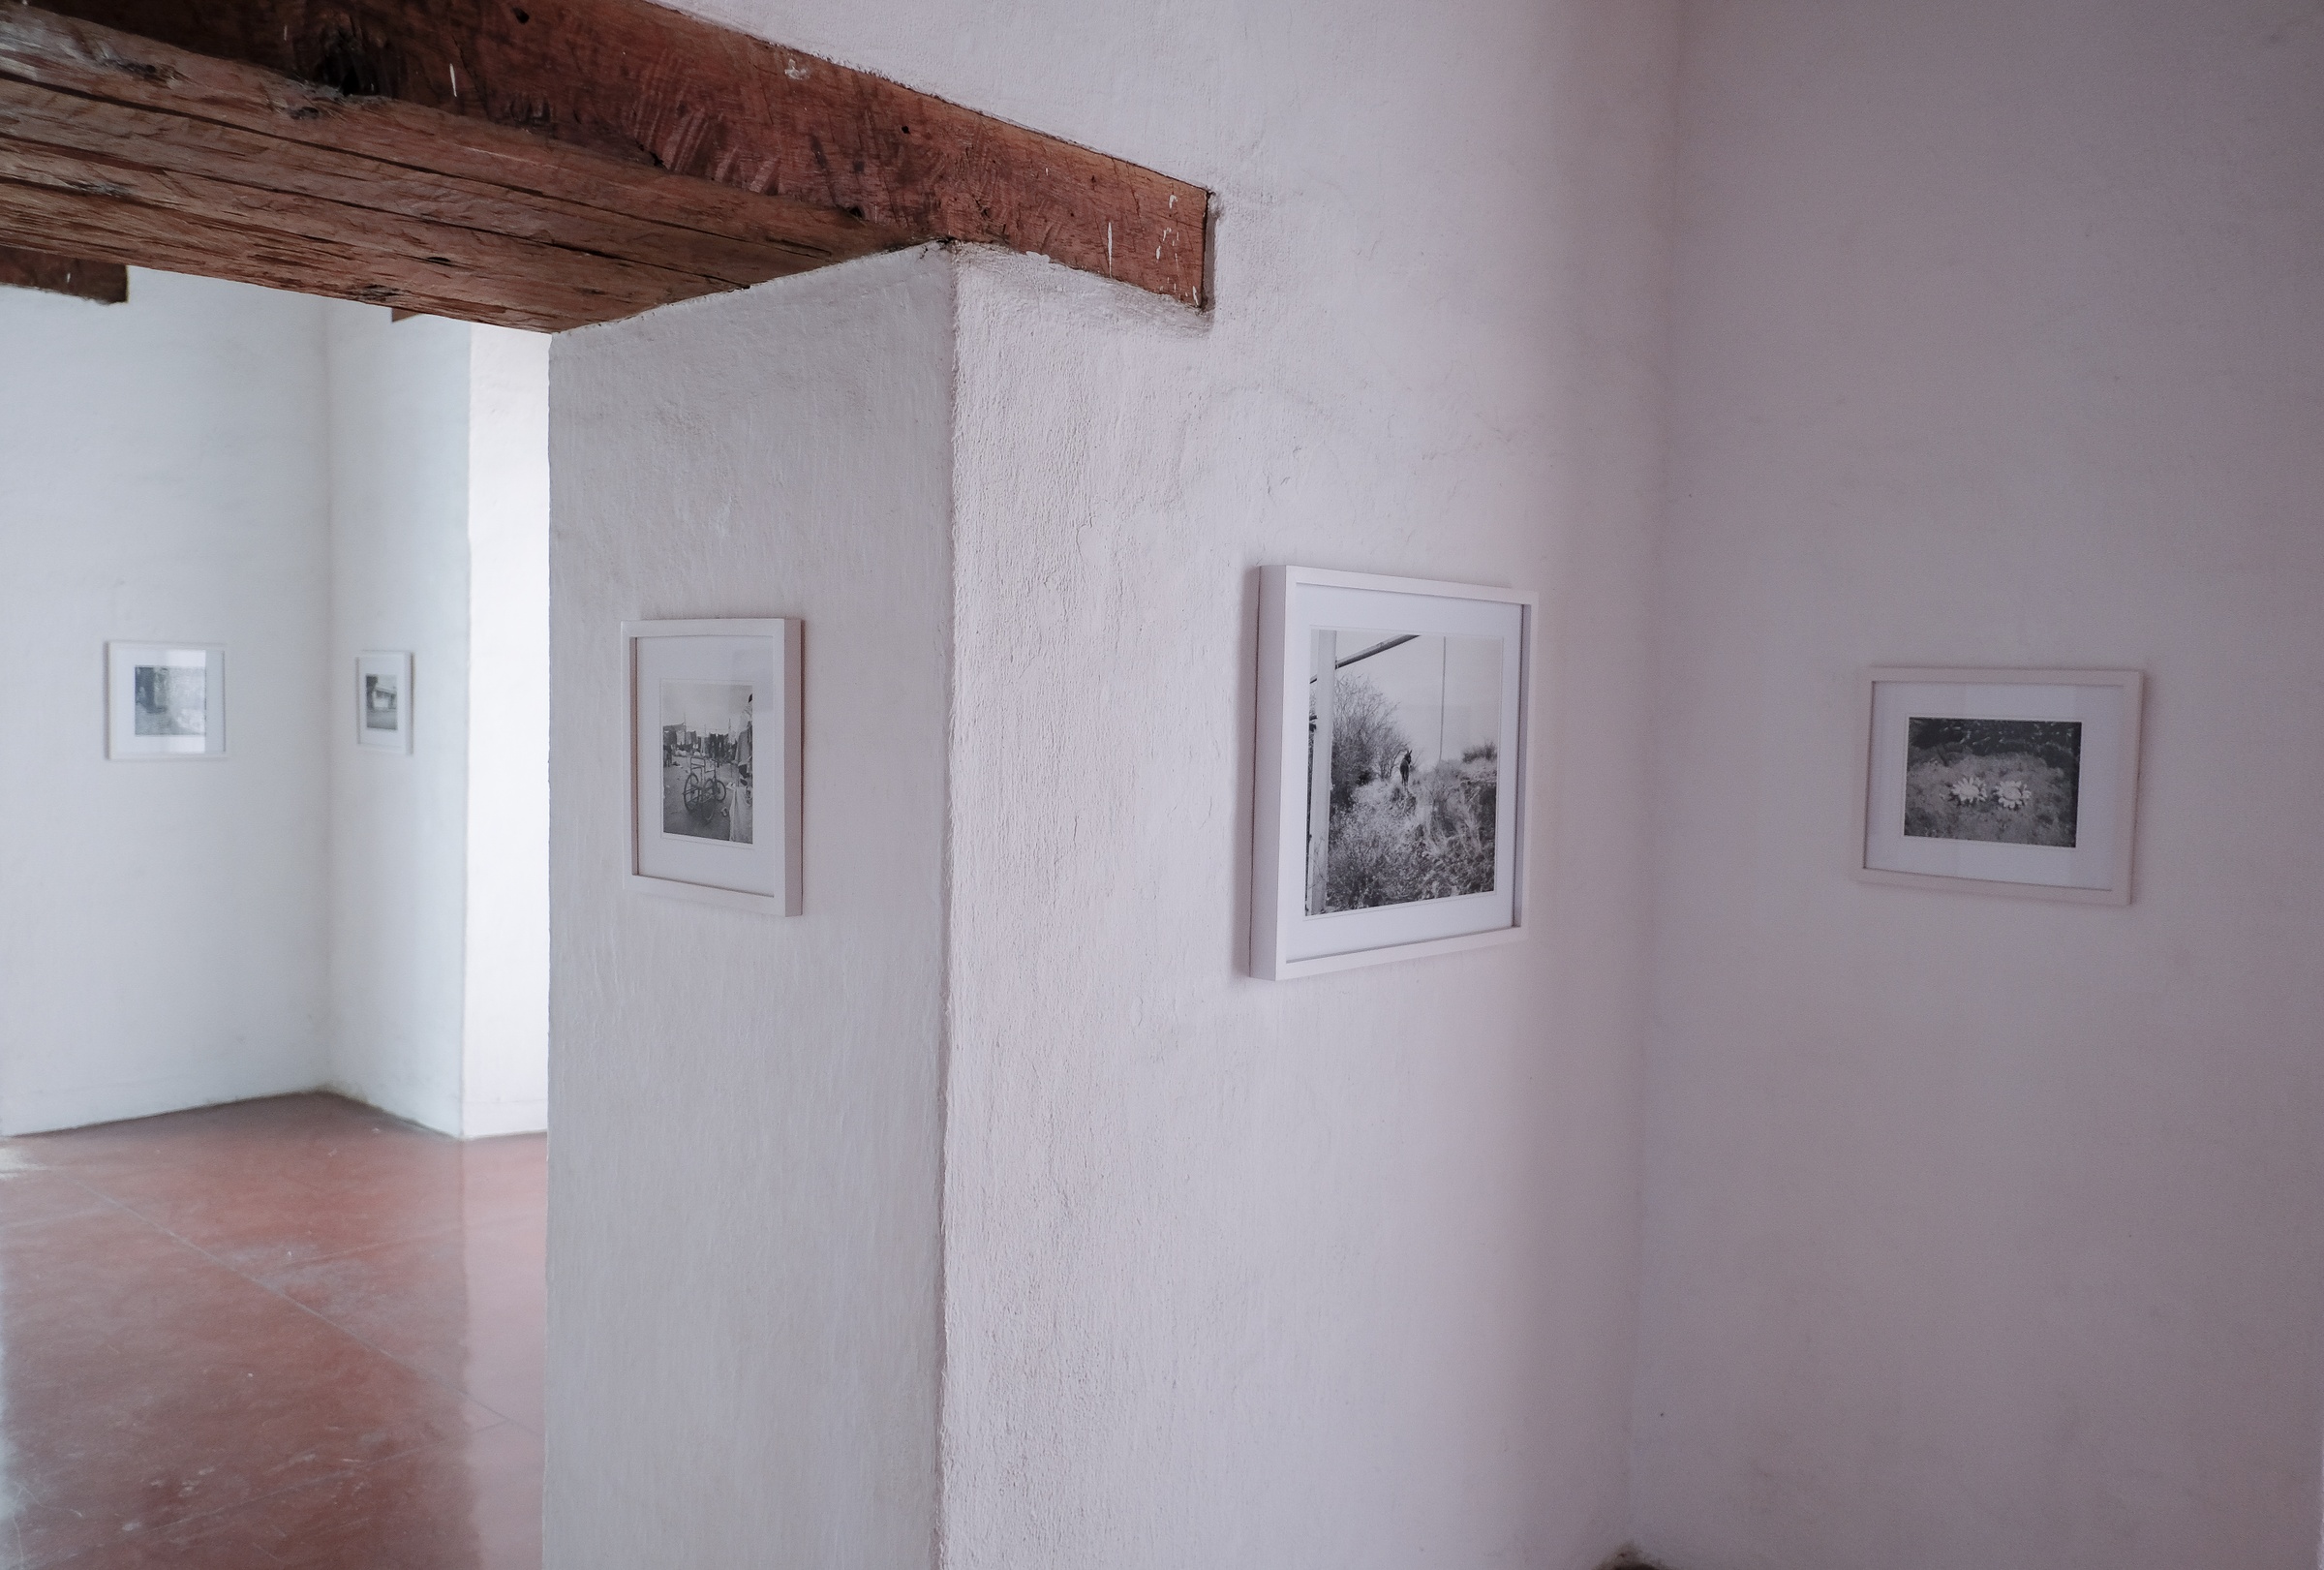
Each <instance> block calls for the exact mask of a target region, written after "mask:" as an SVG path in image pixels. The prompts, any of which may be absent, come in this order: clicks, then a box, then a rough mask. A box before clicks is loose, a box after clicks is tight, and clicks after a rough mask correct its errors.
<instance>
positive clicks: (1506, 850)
mask: <svg viewBox="0 0 2324 1570" xmlns="http://www.w3.org/2000/svg"><path fill="white" fill-rule="evenodd" d="M1536 603H1537V602H1536V600H1535V598H1534V597H1533V596H1532V595H1529V594H1518V593H1514V592H1512V591H1510V590H1507V589H1491V588H1480V587H1477V586H1475V585H1471V584H1462V583H1432V582H1429V581H1427V580H1425V579H1420V578H1391V577H1375V576H1371V575H1369V574H1365V573H1358V572H1332V571H1327V570H1322V569H1319V568H1304V567H1269V568H1265V569H1262V570H1261V574H1260V594H1259V689H1258V698H1259V701H1258V709H1259V737H1258V758H1257V762H1258V768H1257V776H1256V777H1257V782H1258V783H1257V798H1256V800H1255V802H1254V804H1253V808H1252V815H1251V817H1252V841H1253V845H1252V857H1253V865H1252V879H1251V888H1252V902H1251V973H1252V974H1253V975H1256V976H1260V977H1263V978H1265V979H1269V980H1276V981H1281V980H1287V979H1289V978H1291V977H1294V976H1301V975H1311V974H1315V973H1317V972H1320V971H1325V970H1345V969H1347V968H1349V967H1351V966H1358V965H1374V964H1379V963H1381V962H1383V961H1387V960H1400V959H1412V958H1417V957H1419V956H1422V955H1425V954H1443V953H1449V952H1452V951H1455V950H1459V949H1466V948H1475V947H1479V946H1482V945H1484V944H1489V943H1502V942H1509V941H1512V940H1514V939H1517V938H1519V937H1521V936H1522V935H1523V932H1522V929H1523V922H1524V902H1523V899H1522V890H1521V889H1520V887H1519V870H1520V869H1521V868H1522V866H1523V865H1524V854H1523V850H1524V846H1523V841H1524V828H1525V817H1524V803H1525V731H1526V714H1527V705H1528V703H1529V702H1530V700H1531V691H1530V686H1531V676H1530V670H1531V657H1532V644H1533V638H1534V626H1533V623H1534V617H1535V615H1536Z"/></svg>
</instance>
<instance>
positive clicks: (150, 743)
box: [105, 643, 226, 759]
mask: <svg viewBox="0 0 2324 1570" xmlns="http://www.w3.org/2000/svg"><path fill="white" fill-rule="evenodd" d="M105 691H106V748H105V755H106V756H107V757H113V758H146V759H152V758H177V759H184V758H201V757H224V756H225V755H226V649H225V646H224V645H222V644H216V643H107V645H106V646H105Z"/></svg>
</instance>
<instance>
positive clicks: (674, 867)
mask: <svg viewBox="0 0 2324 1570" xmlns="http://www.w3.org/2000/svg"><path fill="white" fill-rule="evenodd" d="M622 637H623V641H624V643H625V644H626V645H627V652H628V664H629V760H630V786H629V871H628V884H629V887H630V888H631V889H632V890H634V891H635V892H637V893H639V894H648V895H653V896H656V897H657V898H660V899H670V900H688V901H691V902H694V903H696V904H701V905H713V906H723V907H725V908H728V909H730V910H749V911H754V912H756V913H758V914H760V915H770V916H795V915H797V914H798V913H799V911H800V908H801V905H802V902H803V900H804V899H805V893H806V882H805V879H804V878H803V877H802V876H801V873H800V854H799V853H800V846H801V839H802V832H803V829H802V822H801V817H800V782H801V779H802V774H801V764H800V736H801V722H800V693H801V677H800V669H801V667H800V647H801V645H800V638H801V628H800V624H799V623H798V621H796V620H795V619H793V618H790V617H782V616H765V617H720V618H716V619H711V618H703V619H698V620H688V621H655V622H624V623H623V624H622Z"/></svg>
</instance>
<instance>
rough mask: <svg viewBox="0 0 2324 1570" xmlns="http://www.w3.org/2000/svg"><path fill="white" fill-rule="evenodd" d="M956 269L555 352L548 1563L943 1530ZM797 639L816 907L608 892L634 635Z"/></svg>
mask: <svg viewBox="0 0 2324 1570" xmlns="http://www.w3.org/2000/svg"><path fill="white" fill-rule="evenodd" d="M952 315H953V287H952V277H951V268H950V264H949V263H948V262H946V261H945V259H944V258H943V257H941V256H940V255H937V254H933V253H926V252H921V253H912V254H907V255H903V256H899V257H886V258H879V259H874V260H870V261H865V262H857V263H854V264H852V265H849V266H845V267H839V268H833V269H830V270H828V271H824V272H818V273H812V274H809V275H806V276H803V277H800V278H796V279H790V280H786V281H783V282H780V283H777V284H769V285H765V286H762V287H761V288H759V289H756V290H752V291H749V292H746V293H741V294H735V295H728V296H724V297H720V298H715V299H705V300H699V301H694V302H691V303H688V304H685V305H680V306H675V307H671V308H668V309H665V310H662V311H658V312H655V313H653V314H651V315H648V316H645V317H641V318H638V319H636V320H634V321H630V322H627V323H616V324H612V325H608V326H602V327H593V328H589V329H586V330H583V331H578V332H573V333H569V334H566V335H564V336H562V337H560V338H559V339H558V340H557V341H556V345H555V348H554V351H553V355H552V362H551V367H552V374H551V417H550V461H551V468H552V472H553V474H554V476H555V483H556V523H555V531H554V535H553V537H552V545H551V564H552V574H553V575H552V585H551V628H552V637H553V651H554V660H555V670H556V686H555V708H554V715H553V730H552V736H553V749H552V753H551V784H552V802H551V812H552V824H553V833H552V838H551V846H552V854H551V887H552V894H553V905H554V910H555V928H554V934H553V941H552V952H553V959H554V972H553V973H554V977H555V980H554V988H553V992H552V1003H551V1021H552V1030H553V1034H554V1039H555V1041H556V1052H555V1054H554V1057H553V1059H552V1062H551V1064H550V1079H551V1098H552V1101H553V1103H554V1109H555V1119H556V1130H557V1132H556V1138H555V1139H554V1141H553V1142H552V1144H551V1147H550V1156H549V1182H550V1209H549V1215H550V1241H549V1257H550V1278H549V1282H550V1284H549V1293H550V1308H549V1314H550V1318H549V1365H548V1425H549V1431H548V1441H549V1444H548V1457H549V1460H548V1482H547V1509H548V1526H547V1529H548V1562H549V1563H550V1564H552V1565H555V1566H557V1567H558V1570H584V1567H596V1566H603V1567H608V1570H616V1567H618V1570H631V1567H634V1566H639V1565H677V1564H699V1565H758V1564H766V1565H818V1566H821V1565H832V1566H839V1565H862V1566H881V1567H889V1566H906V1565H912V1564H926V1563H927V1562H928V1561H929V1558H930V1555H931V1550H932V1545H933V1538H934V1530H935V1489H936V1481H935V1471H936V1452H935V1412H936V1378H937V1345H938V1340H937V1337H938V1325H937V1305H936V1292H937V1269H938V1256H937V1248H936V1228H937V1202H938V1179H937V1156H938V1138H939V1133H938V1111H937V1095H938V1062H939V1052H940V1032H941V1020H942V1010H943V974H944V930H943V913H944V904H943V878H944V858H943V846H944V817H945V813H944V788H945V741H946V731H945V717H946V713H947V687H946V682H947V669H948V651H949V648H950V639H951V609H950V606H951V591H950V583H949V568H950V560H951V558H950V550H949V544H948V539H947V532H948V528H947V526H948V518H949V514H950V508H951V493H950V488H951V465H950V451H951V442H950V431H949V420H950V409H951V397H952V381H953V338H952ZM754 615H788V616H797V617H801V618H803V619H804V621H805V624H806V649H805V665H804V668H805V673H806V696H805V716H806V731H807V737H808V741H807V747H806V752H805V762H806V784H805V791H804V801H805V812H806V846H807V849H806V855H805V871H806V896H805V903H806V908H805V913H804V914H802V915H800V916H797V917H792V918H787V919H786V918H782V917H775V916H765V915H759V914H756V913H745V912H738V911H733V910H727V909H719V908H713V907H709V906H703V905H695V904H688V903H684V902H680V901H674V900H667V899H657V898H653V897H650V896H647V895H643V894H639V893H635V892H632V891H630V890H628V889H627V888H625V887H624V886H623V883H622V877H623V874H624V872H625V870H626V868H627V777H628V758H629V752H628V747H629V741H628V733H627V720H626V714H625V704H626V695H625V672H624V662H623V650H622V644H621V640H620V635H619V634H620V624H621V623H622V622H623V621H624V620H628V619H639V618H671V617H697V616H754Z"/></svg>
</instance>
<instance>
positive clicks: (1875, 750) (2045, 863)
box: [1855, 667, 2143, 905]
mask: <svg viewBox="0 0 2324 1570" xmlns="http://www.w3.org/2000/svg"><path fill="white" fill-rule="evenodd" d="M2142 688H2143V681H2142V678H2141V677H2140V675H2139V673H2138V672H2137V671H2135V670H1964V669H1952V668H1944V669H1932V668H1922V667H1910V668H1907V667H1884V668H1880V669H1875V670H1872V671H1870V672H1868V673H1867V674H1866V676H1865V683H1864V707H1865V712H1866V713H1867V714H1868V715H1869V717H1870V719H1869V741H1868V744H1867V746H1866V748H1865V751H1864V755H1863V765H1864V777H1863V788H1862V789H1861V790H1859V791H1858V792H1857V801H1858V803H1859V804H1860V805H1861V808H1862V811H1863V820H1862V822H1861V823H1860V824H1859V826H1858V833H1857V836H1856V847H1857V857H1856V868H1855V873H1856V876H1857V877H1861V878H1863V879H1864V880H1866V881H1867V882H1875V883H1917V884H1921V885H1923V886H1926V887H1936V888H1953V889H1964V890H1970V891H1974V892H1980V893H1986V894H2021V895H2031V896H2033V897H2034V898H2037V899H2047V900H2078V901H2082V902H2084V903H2086V904H2097V905H2127V904H2129V903H2130V848H2131V841H2132V834H2131V828H2132V818H2133V816H2134V813H2135V809H2136V807H2137V805H2138V717H2139V703H2140V697H2141V693H2142Z"/></svg>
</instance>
